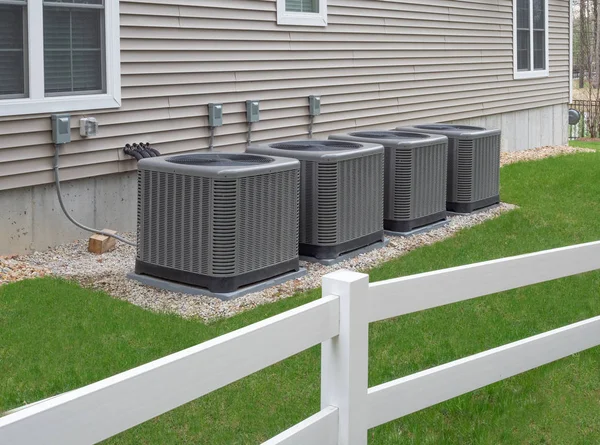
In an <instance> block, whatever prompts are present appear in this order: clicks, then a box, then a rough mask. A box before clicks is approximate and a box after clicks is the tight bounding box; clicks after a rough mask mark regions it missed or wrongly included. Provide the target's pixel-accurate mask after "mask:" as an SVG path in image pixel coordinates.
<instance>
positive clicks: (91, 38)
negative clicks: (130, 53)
mask: <svg viewBox="0 0 600 445" xmlns="http://www.w3.org/2000/svg"><path fill="white" fill-rule="evenodd" d="M84 2H85V3H84ZM103 16H104V9H103V4H102V0H70V1H69V0H64V1H51V2H50V1H46V2H44V80H45V91H46V95H52V94H53V93H54V94H56V93H63V94H64V93H79V94H81V93H86V92H87V93H100V92H103V91H104V76H103V70H104V54H103V53H104V51H103V32H102V29H103V22H104V20H103V19H104V17H103Z"/></svg>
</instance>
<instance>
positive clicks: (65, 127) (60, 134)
mask: <svg viewBox="0 0 600 445" xmlns="http://www.w3.org/2000/svg"><path fill="white" fill-rule="evenodd" d="M51 118H52V142H54V143H55V144H68V143H69V142H71V115H70V114H53V115H52V116H51Z"/></svg>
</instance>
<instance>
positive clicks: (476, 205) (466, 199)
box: [397, 124, 501, 213]
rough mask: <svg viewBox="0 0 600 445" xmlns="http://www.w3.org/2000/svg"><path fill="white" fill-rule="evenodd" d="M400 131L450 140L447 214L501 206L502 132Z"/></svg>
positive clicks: (433, 127) (434, 127)
mask: <svg viewBox="0 0 600 445" xmlns="http://www.w3.org/2000/svg"><path fill="white" fill-rule="evenodd" d="M397 130H405V131H422V132H426V133H432V134H442V135H444V136H447V137H448V198H447V200H448V202H447V209H448V210H450V211H452V212H457V213H471V212H473V211H474V210H477V209H481V208H484V207H488V206H490V205H493V204H498V203H499V202H500V136H501V132H500V130H487V129H485V128H482V127H471V126H468V125H451V124H426V125H415V126H413V127H398V128H397Z"/></svg>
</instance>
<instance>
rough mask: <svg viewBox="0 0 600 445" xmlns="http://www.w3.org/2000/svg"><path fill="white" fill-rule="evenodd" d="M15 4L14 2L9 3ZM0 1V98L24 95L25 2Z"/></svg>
mask: <svg viewBox="0 0 600 445" xmlns="http://www.w3.org/2000/svg"><path fill="white" fill-rule="evenodd" d="M11 3H15V2H11ZM22 3H23V4H22V5H20V4H11V5H8V4H3V2H2V1H1V0H0V96H16V97H18V96H24V95H25V48H24V29H25V16H26V14H25V1H23V2H22Z"/></svg>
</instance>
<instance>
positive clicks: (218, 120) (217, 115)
mask: <svg viewBox="0 0 600 445" xmlns="http://www.w3.org/2000/svg"><path fill="white" fill-rule="evenodd" d="M208 126H209V127H222V126H223V104H208Z"/></svg>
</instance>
